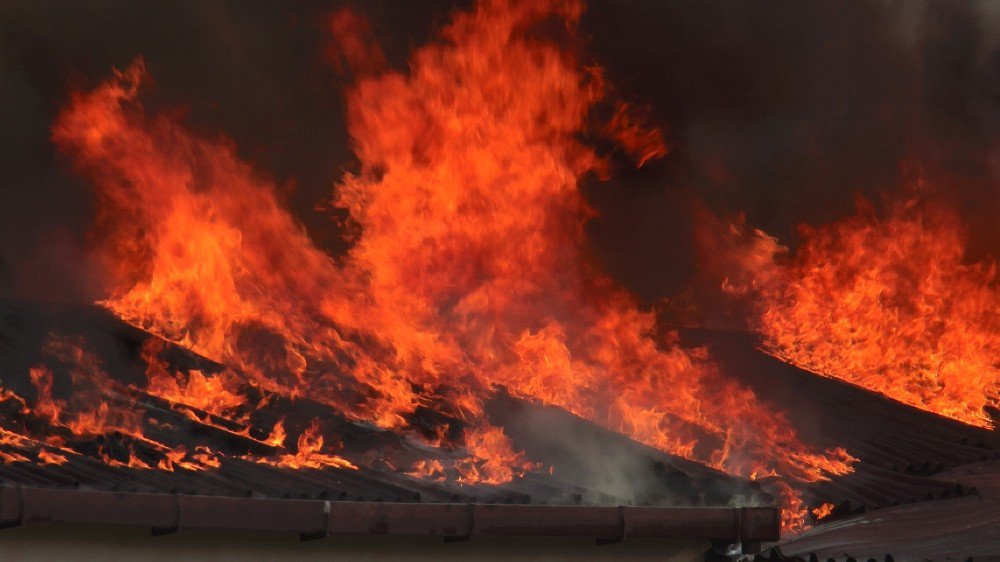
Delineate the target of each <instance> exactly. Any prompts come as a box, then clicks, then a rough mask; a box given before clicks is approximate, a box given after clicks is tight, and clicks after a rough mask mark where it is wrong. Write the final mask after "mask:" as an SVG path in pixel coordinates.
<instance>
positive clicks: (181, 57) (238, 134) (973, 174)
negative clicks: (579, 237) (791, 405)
mask: <svg viewBox="0 0 1000 562" xmlns="http://www.w3.org/2000/svg"><path fill="white" fill-rule="evenodd" d="M459 4H460V5H461V6H465V5H468V2H460V3H457V4H456V3H455V2H448V1H431V2H429V1H421V2H399V1H391V2H362V3H354V4H350V5H351V6H352V7H354V8H355V9H356V10H358V11H359V12H361V13H362V14H364V15H365V16H366V17H368V19H369V20H370V21H371V23H372V27H373V29H374V31H375V34H376V36H377V38H378V40H379V42H380V43H381V45H382V48H383V50H384V51H385V53H386V55H387V57H388V59H389V61H390V63H391V64H392V65H394V66H395V67H397V68H403V69H405V68H406V63H405V61H406V57H407V54H408V53H409V52H410V51H411V50H412V49H413V48H415V47H416V46H419V45H420V44H422V43H423V42H425V41H426V40H427V39H428V38H429V37H431V36H432V35H433V31H434V29H436V28H437V27H439V26H440V25H441V24H442V23H443V22H444V21H446V19H447V16H448V13H449V12H450V11H451V9H452V8H454V7H455V6H456V5H459ZM342 5H343V3H338V2H306V1H302V2H294V3H286V2H252V3H250V2H242V1H213V2H202V1H197V2H195V1H170V2H166V1H162V2H157V1H150V2H126V1H113V2H112V1H91V2H55V1H50V2H45V1H42V2H37V1H35V2H28V1H15V2H6V3H3V4H2V5H0V131H2V136H0V190H2V196H3V204H2V205H0V296H8V297H10V296H14V297H20V298H36V299H47V300H92V299H94V298H97V297H99V296H100V294H99V293H100V290H99V285H100V282H99V281H100V280H99V272H96V271H94V268H93V267H91V266H90V264H89V263H88V260H87V258H86V256H87V248H88V245H89V241H88V239H87V236H86V232H87V229H88V226H89V224H90V222H91V220H92V214H93V205H94V203H93V200H92V194H91V191H90V189H89V187H88V186H87V185H86V184H85V182H83V181H81V180H79V179H77V178H76V177H75V176H74V175H73V173H72V172H71V170H70V169H69V166H68V165H67V162H66V161H65V160H64V159H63V158H61V157H60V156H59V155H58V154H57V153H56V152H55V150H54V148H53V146H52V144H51V142H50V141H49V128H50V126H51V123H52V121H53V119H54V118H55V115H56V113H57V111H58V109H59V107H60V106H61V105H62V104H63V103H65V100H66V99H67V96H68V93H69V92H70V91H71V90H73V89H78V88H86V87H92V86H93V85H95V84H97V83H99V82H100V81H102V80H104V79H105V78H106V77H107V76H108V75H109V69H110V68H111V67H112V66H116V67H119V68H122V67H124V66H126V65H127V64H128V63H129V62H130V61H131V60H132V59H133V58H134V57H135V56H137V55H140V54H141V55H143V56H144V57H145V60H146V63H147V66H148V68H149V71H150V74H151V76H152V78H153V80H152V82H153V83H152V84H151V86H150V87H149V88H148V90H147V93H146V96H145V97H144V101H145V103H146V105H147V106H148V107H150V108H151V109H153V110H156V109H158V108H159V109H168V110H170V111H175V112H176V111H178V110H179V109H180V110H182V111H183V115H184V117H183V119H184V121H185V123H187V124H188V125H189V126H190V127H192V128H194V129H195V130H197V131H200V132H202V133H203V134H206V135H218V134H225V135H226V136H228V137H230V138H232V139H233V140H234V142H235V143H236V145H237V146H238V147H239V149H240V152H241V155H242V156H244V157H245V158H246V159H248V160H250V161H252V162H254V163H255V164H256V165H257V166H258V167H259V168H260V169H261V170H264V171H266V172H267V173H269V174H271V175H272V176H273V177H274V178H275V180H276V181H277V182H278V183H279V184H280V185H285V186H288V194H287V198H288V205H289V206H290V208H292V209H293V211H294V212H295V214H296V216H297V217H298V218H299V220H300V221H301V222H302V223H303V224H304V225H305V227H306V228H307V229H308V231H309V232H310V234H311V235H312V237H313V238H314V239H315V240H316V241H317V243H318V244H320V245H321V246H323V247H324V248H327V249H328V250H329V251H330V252H331V253H334V254H336V253H338V252H342V251H343V250H344V245H343V243H342V242H341V241H340V236H339V232H338V230H337V227H336V225H335V223H334V221H332V220H330V218H329V217H328V216H327V215H326V214H325V212H323V211H318V210H317V209H316V204H317V202H319V201H321V200H324V199H326V198H328V196H329V194H330V191H331V187H332V185H333V183H334V182H335V181H336V179H337V178H338V177H339V176H340V174H341V173H342V172H343V171H344V170H346V169H351V168H352V166H353V165H354V163H353V161H352V155H351V152H350V143H349V139H348V137H347V134H346V131H345V127H344V111H345V108H344V104H343V97H342V95H341V92H342V91H343V88H344V87H345V86H346V85H347V80H348V79H349V77H338V76H337V75H336V73H335V72H333V70H332V68H331V66H330V65H329V64H328V63H327V62H326V61H325V60H324V58H323V53H324V49H325V41H326V31H325V21H326V19H325V18H326V15H327V14H329V13H331V12H333V11H334V10H335V9H337V8H339V7H341V6H342ZM583 34H584V40H585V42H586V43H587V44H588V46H589V51H590V53H591V55H592V56H593V57H594V59H595V60H596V62H598V63H600V64H601V65H602V66H604V67H605V68H606V70H607V72H608V75H609V77H610V78H611V79H612V81H613V82H614V83H615V85H616V87H617V90H618V93H619V94H620V95H621V96H623V97H625V98H626V99H629V100H630V101H634V102H637V103H640V104H644V105H648V106H649V108H650V110H651V112H652V115H653V116H654V121H655V122H656V123H657V124H659V125H661V126H662V127H663V128H664V130H665V131H666V132H667V137H668V139H669V140H670V144H671V146H672V152H671V154H670V155H668V156H667V157H666V158H665V159H663V160H661V161H658V162H654V163H650V164H647V165H646V166H644V167H643V168H642V169H640V170H632V171H630V170H628V169H627V168H625V167H622V168H621V169H620V170H619V173H618V175H617V176H616V178H615V179H614V180H612V181H610V182H603V183H602V182H598V181H596V180H594V181H588V182H587V185H586V192H587V195H588V197H589V198H590V199H591V200H592V202H593V205H594V206H595V207H596V208H597V210H598V211H599V212H600V214H601V217H600V218H599V219H598V220H596V221H595V222H593V223H592V224H591V225H590V227H589V230H588V232H589V235H590V237H591V240H592V243H593V244H592V245H593V249H594V253H595V256H596V258H597V259H599V260H601V261H602V262H603V264H604V265H605V267H606V268H607V269H608V270H609V271H610V272H611V273H612V275H614V276H615V277H616V278H618V279H619V280H620V281H622V282H623V283H625V284H626V285H627V286H628V287H630V288H631V289H632V290H633V291H635V292H636V294H637V295H639V296H640V298H641V299H643V300H644V301H646V302H648V303H652V302H655V301H656V300H657V299H659V298H661V297H663V296H667V295H671V294H675V293H677V292H679V291H680V290H682V289H683V288H685V287H687V286H688V285H689V284H690V283H691V280H692V279H693V277H692V274H693V270H694V264H695V261H696V256H695V254H696V252H695V248H694V242H693V236H692V232H693V228H694V222H695V221H696V220H697V218H696V217H697V213H696V212H695V210H696V209H699V208H702V207H705V208H707V209H708V210H709V211H710V212H712V213H715V214H718V215H722V216H725V215H730V214H733V213H736V212H741V211H742V212H745V213H746V214H747V218H748V222H749V223H750V224H753V225H756V226H759V227H761V228H763V229H765V230H766V231H768V232H770V233H772V234H774V235H777V236H779V237H780V238H781V239H782V240H783V241H784V242H788V243H794V232H795V225H796V224H798V223H801V222H806V223H814V224H815V223H823V222H827V221H830V220H835V219H837V218H838V217H841V216H843V215H845V214H848V213H850V212H851V211H852V210H853V201H854V197H855V194H858V193H860V194H863V195H866V196H868V197H870V198H873V199H876V200H879V199H880V198H881V197H883V196H886V195H887V194H890V195H893V196H899V195H898V194H900V193H904V192H905V189H906V188H904V187H902V185H903V184H904V183H905V181H904V180H905V179H906V178H907V177H912V176H913V175H914V174H915V173H916V172H915V171H914V170H915V169H917V170H919V173H920V174H922V175H923V176H924V177H926V178H927V179H928V181H927V182H926V184H927V185H928V186H930V187H926V188H924V189H925V190H926V193H925V194H924V195H925V196H926V197H933V198H943V199H946V200H948V201H949V202H950V203H951V204H953V205H954V206H956V207H957V208H958V210H959V211H960V212H962V213H963V214H964V216H965V217H966V218H967V222H968V224H969V228H970V232H971V235H972V239H973V245H972V253H973V255H974V257H977V258H979V257H983V256H986V255H990V254H992V255H993V256H997V255H998V254H1000V234H998V229H996V227H995V225H996V224H997V223H998V222H1000V192H998V185H1000V183H998V173H1000V147H998V139H1000V9H998V8H997V6H996V5H995V4H990V3H986V2H984V3H982V4H975V3H951V2H889V1H876V2H864V1H857V2H850V3H845V2H827V1H821V2H808V3H801V2H788V1H773V2H766V3H762V2H751V1H715V2H713V1H707V2H690V1H683V2H680V1H678V2H669V1H660V2H647V1H638V0H633V1H621V0H619V1H614V2H597V1H594V2H591V3H590V7H589V10H588V12H587V14H586V15H585V16H584V21H583ZM903 162H906V163H907V167H906V168H905V169H901V163H903Z"/></svg>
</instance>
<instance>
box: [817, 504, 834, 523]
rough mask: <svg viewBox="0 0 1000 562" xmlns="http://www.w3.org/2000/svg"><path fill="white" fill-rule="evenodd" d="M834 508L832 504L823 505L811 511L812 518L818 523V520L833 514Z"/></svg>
mask: <svg viewBox="0 0 1000 562" xmlns="http://www.w3.org/2000/svg"><path fill="white" fill-rule="evenodd" d="M835 507H837V506H835V505H833V504H832V503H828V502H827V503H823V504H821V505H820V506H819V507H817V508H815V509H813V510H812V514H813V517H815V518H816V521H819V520H820V519H823V518H825V517H827V516H829V515H830V514H831V513H833V508H835Z"/></svg>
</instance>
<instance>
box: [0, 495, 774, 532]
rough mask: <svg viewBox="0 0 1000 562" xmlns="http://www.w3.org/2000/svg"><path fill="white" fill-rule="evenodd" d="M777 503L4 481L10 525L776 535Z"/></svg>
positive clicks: (2, 518)
mask: <svg viewBox="0 0 1000 562" xmlns="http://www.w3.org/2000/svg"><path fill="white" fill-rule="evenodd" d="M780 519H781V510H780V509H779V508H776V507H742V508H728V507H724V508H714V507H632V506H557V505H508V504H474V503H391V502H349V501H326V500H307V499H302V500H298V499H273V498H239V497H225V496H193V495H183V494H148V493H135V492H99V491H87V490H66V489H52V488H33V487H22V486H2V487H0V528H3V527H12V526H16V525H21V524H23V523H32V522H53V523H97V524H110V525H130V526H142V527H150V528H151V529H153V533H154V534H162V533H167V532H173V531H182V530H216V531H278V532H295V533H299V535H300V536H301V537H302V538H303V539H308V538H320V537H325V536H328V535H343V534H361V535H426V536H440V537H444V538H446V539H451V540H456V539H466V538H472V537H517V536H547V537H592V538H597V539H601V540H612V541H614V540H622V539H628V538H652V537H655V538H671V539H710V540H716V541H728V542H741V541H760V542H765V541H775V540H777V539H778V538H779V535H780Z"/></svg>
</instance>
